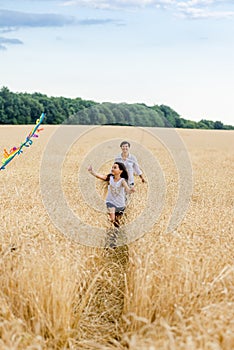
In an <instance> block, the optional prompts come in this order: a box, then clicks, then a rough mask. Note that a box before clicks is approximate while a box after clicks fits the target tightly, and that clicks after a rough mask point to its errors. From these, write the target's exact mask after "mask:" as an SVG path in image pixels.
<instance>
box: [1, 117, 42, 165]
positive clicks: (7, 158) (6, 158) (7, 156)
mask: <svg viewBox="0 0 234 350" xmlns="http://www.w3.org/2000/svg"><path fill="white" fill-rule="evenodd" d="M44 117H45V113H42V114H41V116H40V118H38V119H37V121H36V125H35V126H34V128H33V129H32V130H31V132H30V133H29V134H28V136H27V137H26V140H25V141H24V142H23V143H21V145H20V146H19V147H13V148H11V149H10V151H9V152H8V151H7V150H6V149H5V148H4V152H3V159H2V166H1V167H0V170H3V169H5V167H6V165H7V164H9V163H10V162H11V161H12V159H14V158H15V156H16V155H17V154H18V155H19V154H21V153H23V151H22V148H23V147H29V146H31V144H32V143H33V141H32V140H31V138H32V137H38V135H37V133H39V132H40V131H42V130H43V128H39V126H40V125H41V123H42V122H43V119H44Z"/></svg>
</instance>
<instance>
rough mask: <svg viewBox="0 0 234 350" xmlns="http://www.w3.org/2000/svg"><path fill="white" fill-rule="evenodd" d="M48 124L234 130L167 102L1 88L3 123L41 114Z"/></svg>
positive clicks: (32, 118) (26, 120)
mask: <svg viewBox="0 0 234 350" xmlns="http://www.w3.org/2000/svg"><path fill="white" fill-rule="evenodd" d="M42 112H44V113H45V114H46V118H45V121H44V123H45V124H62V123H64V124H78V125H132V126H145V127H173V128H189V129H223V130H234V126H231V125H224V124H223V123H222V122H221V121H215V122H213V121H210V120H206V119H201V120H200V121H199V122H195V121H192V120H187V119H184V118H181V117H180V115H179V114H178V113H177V112H175V111H174V110H173V109H172V108H170V107H169V106H165V105H160V106H158V105H154V106H153V107H149V106H147V105H145V104H143V103H134V104H128V103H111V102H103V103H97V102H95V101H91V100H83V99H81V98H79V97H77V98H73V99H72V98H66V97H48V96H47V95H45V94H41V93H38V92H35V93H31V94H29V93H14V92H12V91H10V90H9V89H8V88H7V87H2V88H1V90H0V124H1V125H3V124H14V125H17V124H34V123H35V121H36V120H37V119H38V117H39V116H40V115H41V113H42Z"/></svg>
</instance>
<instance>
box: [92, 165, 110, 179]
mask: <svg viewBox="0 0 234 350" xmlns="http://www.w3.org/2000/svg"><path fill="white" fill-rule="evenodd" d="M88 172H89V173H90V174H92V175H93V176H95V177H96V178H97V179H100V180H103V181H106V179H107V175H102V174H98V173H96V171H94V170H93V167H92V165H90V166H89V167H88Z"/></svg>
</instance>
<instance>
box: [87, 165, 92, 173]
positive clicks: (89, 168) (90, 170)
mask: <svg viewBox="0 0 234 350" xmlns="http://www.w3.org/2000/svg"><path fill="white" fill-rule="evenodd" d="M88 171H89V172H90V173H91V172H92V171H93V167H92V165H89V167H88Z"/></svg>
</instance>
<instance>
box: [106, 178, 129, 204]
mask: <svg viewBox="0 0 234 350" xmlns="http://www.w3.org/2000/svg"><path fill="white" fill-rule="evenodd" d="M123 181H125V179H124V178H121V179H119V180H118V181H117V182H115V181H114V177H113V176H111V177H110V181H109V185H108V193H107V197H106V203H107V202H109V203H111V204H114V206H116V207H120V208H122V207H125V206H126V203H125V189H124V187H123Z"/></svg>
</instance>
